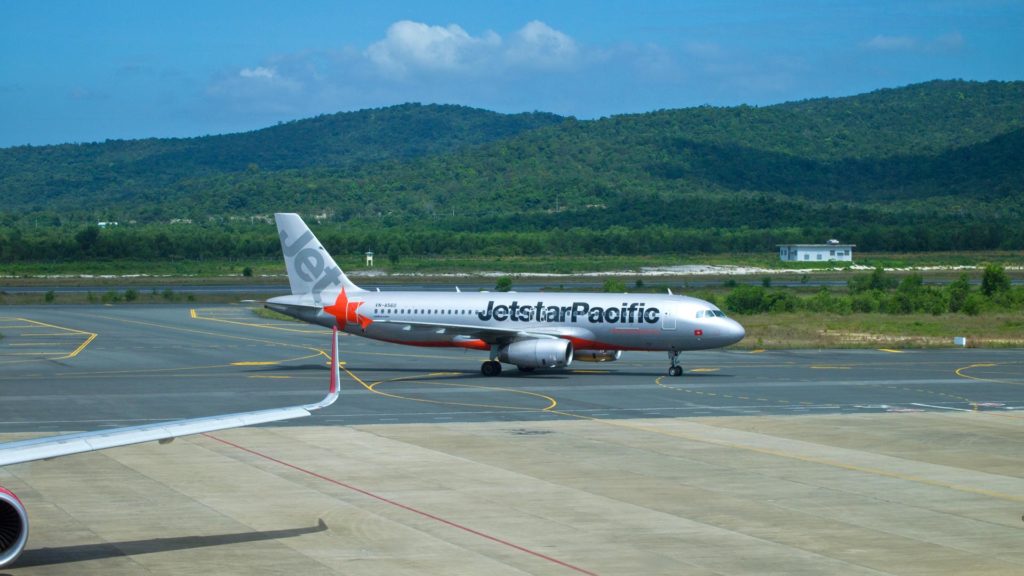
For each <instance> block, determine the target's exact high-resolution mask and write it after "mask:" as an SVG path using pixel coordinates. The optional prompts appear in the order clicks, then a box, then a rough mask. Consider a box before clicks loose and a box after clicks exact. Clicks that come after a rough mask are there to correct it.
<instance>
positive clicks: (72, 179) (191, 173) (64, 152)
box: [0, 104, 563, 212]
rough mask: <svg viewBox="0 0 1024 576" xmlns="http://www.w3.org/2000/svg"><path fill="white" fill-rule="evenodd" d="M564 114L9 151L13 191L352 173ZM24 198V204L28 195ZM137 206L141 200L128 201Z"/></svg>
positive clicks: (367, 122) (401, 119)
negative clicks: (299, 172) (307, 171)
mask: <svg viewBox="0 0 1024 576" xmlns="http://www.w3.org/2000/svg"><path fill="white" fill-rule="evenodd" d="M562 121H563V118H562V117H560V116H557V115H554V114H547V113H536V112H535V113H532V114H512V115H508V114H498V113H497V112H490V111H487V110H479V109H475V108H467V107H464V106H451V105H429V106H422V105H419V104H405V105H401V106H393V107H390V108H381V109H372V110H361V111H359V112H347V113H338V114H329V115H323V116H317V117H315V118H309V119H305V120H297V121H293V122H286V123H280V124H278V125H277V126H273V127H270V128H265V129H262V130H256V131H253V132H245V133H240V134H227V135H222V136H205V137H198V138H167V139H156V138H152V139H146V140H108V141H107V142H103V143H92V144H65V145H60V146H37V147H33V146H20V147H15V148H8V149H0V175H2V176H3V181H2V182H3V186H4V191H5V193H7V194H10V198H11V200H13V201H14V202H15V203H16V204H18V203H19V201H24V202H25V203H26V204H27V205H32V204H34V201H33V196H38V195H39V194H40V193H44V194H45V195H46V197H47V198H53V197H65V196H73V197H75V198H78V199H81V198H82V196H83V195H84V196H86V197H88V196H89V195H91V194H93V193H96V192H111V191H116V190H118V189H119V188H121V187H131V188H133V189H134V191H135V192H146V191H150V190H154V189H159V188H160V187H161V186H165V185H168V184H172V183H174V182H177V181H181V180H186V179H193V178H196V177H197V176H210V175H216V174H231V173H236V172H260V171H278V170H289V169H303V168H311V167H317V168H330V169H334V170H351V169H356V168H359V167H360V166H363V165H365V164H368V163H373V162H380V161H382V160H409V159H412V158H418V157H422V156H430V155H434V154H445V153H451V152H454V151H457V150H459V149H462V148H466V147H470V146H476V145H479V144H483V143H486V142H492V141H495V140H501V139H506V138H510V137H512V136H515V135H517V134H519V133H521V132H524V131H529V130H533V129H536V128H540V127H544V126H550V125H553V124H558V123H560V122H562ZM21 195H24V196H21ZM98 200H100V202H102V204H103V205H104V206H111V207H112V208H114V209H116V210H120V209H122V208H126V209H127V210H128V211H129V212H130V211H131V207H130V206H119V205H118V204H120V203H121V200H124V201H126V202H131V200H132V198H131V193H129V194H128V195H124V194H118V200H117V202H116V203H111V202H104V201H103V200H102V199H98Z"/></svg>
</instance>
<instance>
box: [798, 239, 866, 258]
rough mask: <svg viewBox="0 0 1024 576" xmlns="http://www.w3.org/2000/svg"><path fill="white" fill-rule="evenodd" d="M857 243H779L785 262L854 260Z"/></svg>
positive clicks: (837, 241)
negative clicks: (854, 248)
mask: <svg viewBox="0 0 1024 576" xmlns="http://www.w3.org/2000/svg"><path fill="white" fill-rule="evenodd" d="M854 246H855V244H840V243H839V240H829V241H828V242H827V243H825V244H779V260H782V261H783V262H835V261H838V262H852V261H853V247H854Z"/></svg>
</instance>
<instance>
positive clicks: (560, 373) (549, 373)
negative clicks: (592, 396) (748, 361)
mask: <svg viewBox="0 0 1024 576" xmlns="http://www.w3.org/2000/svg"><path fill="white" fill-rule="evenodd" d="M352 369H353V370H355V371H356V373H359V374H365V373H376V372H384V373H391V374H394V373H399V374H420V375H423V374H424V373H425V372H429V371H428V370H425V369H423V368H415V367H414V368H394V367H391V366H386V367H385V366H380V367H378V366H354V367H352ZM576 370H580V371H583V372H584V373H583V374H579V373H574V371H576ZM605 370H607V373H590V374H588V373H586V372H588V371H602V372H603V371H605ZM662 375H664V373H663V372H653V371H652V372H646V371H635V370H621V369H616V368H612V367H603V366H601V365H599V364H597V365H594V366H593V367H591V366H580V367H578V368H577V366H576V365H575V364H573V366H572V368H569V369H568V370H541V369H538V370H535V371H533V372H520V371H519V370H517V369H516V368H515V367H508V368H505V369H504V370H502V372H501V375H500V376H495V377H491V378H488V379H486V380H485V382H494V383H495V385H496V386H497V385H498V384H500V382H501V381H502V380H503V379H526V380H565V379H567V378H571V377H579V376H585V377H594V378H600V377H602V376H605V377H607V376H612V377H615V376H640V377H644V376H650V377H651V378H657V377H658V376H662ZM428 378H429V379H430V380H435V381H444V380H480V379H484V378H485V377H484V376H482V375H481V374H480V372H478V371H476V370H472V371H460V370H446V371H445V374H444V375H443V376H424V379H428ZM688 378H689V379H692V378H700V379H705V378H706V379H711V380H714V379H718V378H735V375H733V374H728V373H720V372H686V371H685V370H684V371H683V376H682V378H680V379H678V380H679V381H683V380H686V379H688ZM374 379H375V378H366V380H374ZM388 380H391V379H388ZM676 380H677V379H676V378H671V379H668V380H667V381H668V382H673V381H676ZM400 382H401V381H398V382H397V383H400Z"/></svg>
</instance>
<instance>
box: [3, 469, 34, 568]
mask: <svg viewBox="0 0 1024 576" xmlns="http://www.w3.org/2000/svg"><path fill="white" fill-rule="evenodd" d="M27 541H28V514H27V513H26V512H25V506H24V505H23V504H22V503H21V500H18V497H17V496H15V495H14V492H11V491H10V490H8V489H6V488H4V487H3V486H0V568H3V567H4V566H7V565H8V564H10V563H11V562H14V560H15V559H17V558H18V556H20V555H21V551H22V549H23V548H25V542H27Z"/></svg>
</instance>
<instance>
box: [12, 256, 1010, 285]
mask: <svg viewBox="0 0 1024 576" xmlns="http://www.w3.org/2000/svg"><path fill="white" fill-rule="evenodd" d="M335 257H336V260H337V261H338V264H339V265H340V266H341V267H342V269H344V270H345V271H346V272H348V273H351V274H352V275H353V276H356V277H358V276H360V275H362V274H363V273H365V272H367V271H369V269H367V268H366V266H365V263H364V260H363V258H362V257H360V256H356V255H336V256H335ZM854 263H855V264H856V265H858V266H861V265H863V266H870V267H873V266H877V265H882V266H886V267H890V268H906V267H912V266H914V267H922V266H968V265H970V266H983V265H984V264H986V263H997V264H1002V265H1004V266H1018V267H1019V266H1021V265H1024V256H1022V254H1021V253H1019V252H996V251H989V252H929V253H908V254H858V255H857V256H856V260H855V262H854ZM681 265H715V266H747V267H756V268H766V269H771V270H778V271H785V270H802V269H820V270H831V269H834V268H838V269H839V270H838V271H836V272H833V273H835V274H847V273H855V272H851V271H844V270H843V268H844V266H843V263H828V262H822V263H819V262H809V263H805V262H781V261H779V259H778V256H777V255H776V254H774V253H765V252H756V253H745V254H695V255H688V254H652V255H630V256H622V255H573V256H568V255H536V256H497V257H495V256H450V255H449V256H403V257H402V258H401V259H400V260H399V261H398V262H397V263H392V262H390V261H389V260H388V258H387V257H386V255H380V257H378V258H377V266H376V267H375V268H374V269H373V270H374V271H375V272H385V273H393V274H452V273H458V274H470V275H472V274H474V273H480V272H504V273H507V274H513V275H514V274H525V273H544V274H564V275H571V274H580V273H585V272H615V271H623V272H626V273H635V272H639V270H640V269H641V268H644V267H654V266H681ZM246 267H249V268H251V269H252V271H253V277H252V278H244V277H243V276H242V271H243V270H244V269H245V268H246ZM2 273H3V275H4V276H6V277H7V278H4V279H2V280H0V282H3V283H7V284H10V283H12V282H32V281H40V282H42V283H53V282H57V281H60V282H63V281H74V282H80V281H81V279H80V278H78V277H79V276H81V275H89V276H93V278H90V279H89V280H90V282H97V283H101V282H117V283H120V284H124V283H126V282H133V283H134V282H138V283H145V282H152V280H153V277H159V278H160V281H161V282H165V283H196V282H199V281H204V280H207V279H215V280H216V281H219V282H225V281H235V282H246V281H260V277H261V276H275V277H282V276H283V275H284V263H283V261H282V260H281V259H280V258H276V257H275V258H257V259H247V260H227V259H215V260H180V259H179V260H157V261H150V260H89V261H68V262H14V263H6V264H4V265H3V268H2ZM134 275H144V276H141V277H138V278H132V277H131V276H134ZM54 276H70V277H73V278H66V279H61V278H54ZM102 276H116V277H117V278H113V279H106V278H101V277H102Z"/></svg>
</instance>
